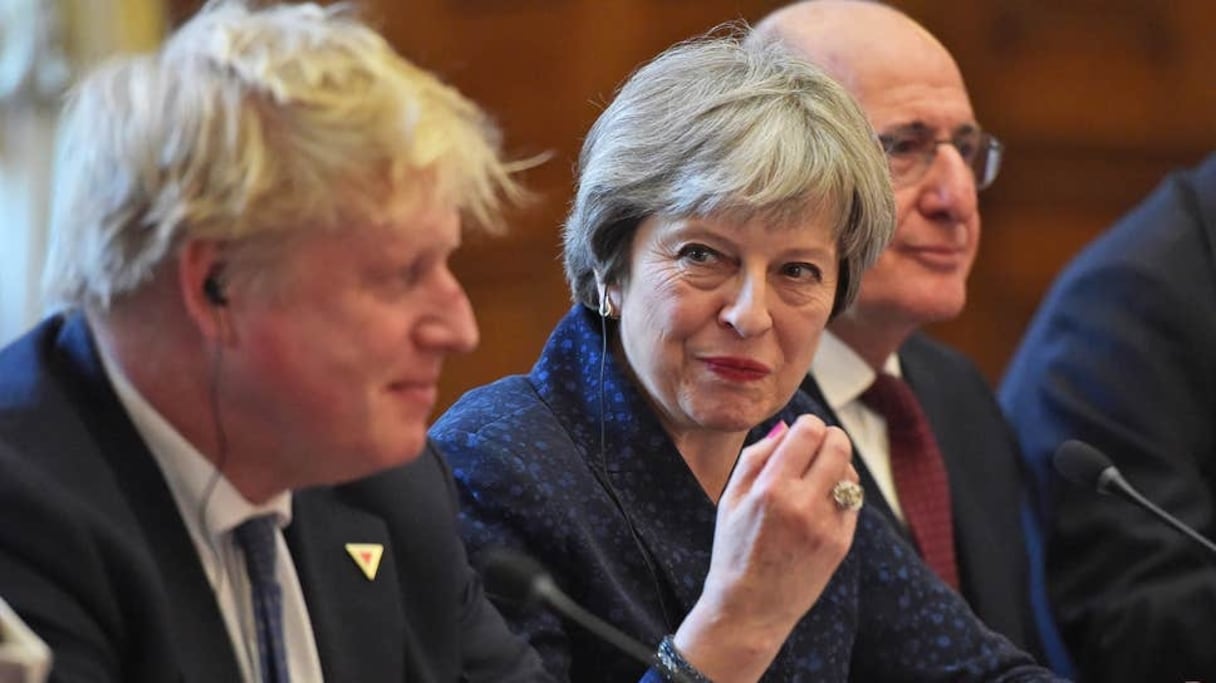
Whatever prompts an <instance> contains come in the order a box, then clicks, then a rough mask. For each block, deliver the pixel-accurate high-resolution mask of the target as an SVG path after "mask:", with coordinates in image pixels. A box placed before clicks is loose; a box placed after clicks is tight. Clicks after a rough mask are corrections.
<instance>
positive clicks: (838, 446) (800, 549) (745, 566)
mask: <svg viewBox="0 0 1216 683" xmlns="http://www.w3.org/2000/svg"><path fill="white" fill-rule="evenodd" d="M851 458H852V447H851V445H850V442H849V439H848V437H847V436H846V435H845V433H844V432H843V431H841V430H840V429H839V428H836V427H828V426H826V425H825V424H824V423H823V421H822V420H820V419H819V418H817V417H814V416H812V415H803V416H802V417H799V418H798V419H797V420H796V421H795V422H794V424H793V425H792V426H790V427H788V428H786V427H785V426H784V424H781V425H778V427H777V428H776V429H774V430H773V432H772V433H770V434H769V436H768V437H766V438H765V439H763V440H761V441H760V442H758V443H755V444H753V445H751V446H749V447H748V448H746V449H744V450H743V453H742V454H741V455H740V456H739V462H738V464H737V466H736V467H735V471H734V474H733V475H732V476H731V480H730V482H729V483H728V484H727V486H726V490H725V491H723V493H722V497H721V499H720V500H719V501H718V518H717V528H716V531H715V533H714V547H713V558H712V560H711V563H710V569H709V575H708V576H707V577H706V579H705V588H704V591H703V592H702V594H701V598H700V599H699V600H698V601H697V604H696V605H695V606H694V607H693V609H692V611H691V612H690V613H689V614H688V616H687V617H686V618H685V620H684V622H683V623H682V624H681V625H680V628H679V630H678V631H677V633H676V636H675V645H676V647H677V648H678V649H679V650H680V651H681V652H682V653H683V655H684V657H685V658H686V659H687V660H688V661H689V662H691V663H692V664H693V665H695V666H696V667H697V668H698V669H700V670H701V671H702V672H704V673H705V674H706V675H708V676H709V677H710V678H711V679H713V680H714V681H715V682H716V683H726V682H728V681H754V680H757V679H759V677H760V675H761V674H763V673H764V670H765V669H766V668H767V667H768V665H769V664H770V663H771V662H772V660H773V658H774V657H776V655H777V651H778V650H779V649H780V647H781V645H782V643H784V642H785V640H786V638H787V637H788V636H789V633H790V631H791V630H792V629H793V628H794V625H795V624H797V622H798V621H799V620H800V619H801V618H802V617H803V615H805V614H806V612H807V611H808V610H810V608H811V606H812V605H814V604H815V601H816V600H818V599H819V596H820V595H821V594H822V593H823V590H824V588H825V587H826V586H827V583H828V581H829V580H830V579H831V578H832V574H833V573H834V572H835V571H836V568H837V567H838V566H840V563H841V561H842V560H843V559H844V557H845V555H846V554H847V553H848V551H849V546H850V545H851V544H852V542H853V531H854V529H855V528H856V525H857V512H856V511H855V510H854V509H846V508H842V507H841V506H840V505H838V504H837V503H836V501H835V500H834V499H833V495H832V489H833V487H835V486H836V485H837V484H838V483H839V482H841V481H850V482H853V483H856V482H857V480H858V477H857V472H856V471H855V470H854V469H853V466H852V464H850V460H851Z"/></svg>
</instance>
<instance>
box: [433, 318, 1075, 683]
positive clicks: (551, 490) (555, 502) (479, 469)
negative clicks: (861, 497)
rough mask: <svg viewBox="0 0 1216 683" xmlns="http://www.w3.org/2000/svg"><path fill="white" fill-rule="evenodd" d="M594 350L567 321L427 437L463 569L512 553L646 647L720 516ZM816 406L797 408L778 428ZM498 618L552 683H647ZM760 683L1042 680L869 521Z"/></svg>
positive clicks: (693, 584)
mask: <svg viewBox="0 0 1216 683" xmlns="http://www.w3.org/2000/svg"><path fill="white" fill-rule="evenodd" d="M603 341H604V340H603V337H602V334H601V330H600V318H599V317H598V316H596V315H595V314H594V313H592V312H591V311H589V310H586V309H584V308H583V307H581V306H576V307H575V308H574V310H572V311H571V312H570V313H569V314H568V315H567V316H566V317H565V318H564V319H563V320H562V321H561V322H560V323H559V324H558V326H557V328H556V329H555V330H554V332H553V334H552V336H551V337H550V339H549V341H548V343H547V345H546V347H545V349H544V351H543V352H542V354H541V357H540V359H539V360H538V361H537V363H536V366H535V367H534V368H533V369H532V372H531V373H530V374H529V375H527V376H513V377H507V378H505V379H502V380H499V381H497V382H495V383H493V384H490V385H488V386H485V387H481V388H479V389H475V390H473V391H471V392H469V393H468V394H466V395H465V396H464V397H462V398H461V399H460V400H459V401H458V402H457V403H456V404H455V405H454V406H453V407H452V408H451V409H450V410H449V411H448V412H447V413H446V414H444V415H443V416H442V417H441V418H440V419H439V421H438V422H437V423H436V424H435V425H434V427H433V428H432V429H431V436H432V438H434V439H435V440H436V441H437V442H438V443H439V445H440V447H441V449H442V450H443V451H444V452H445V453H446V454H447V456H448V459H449V461H450V462H451V465H452V469H453V472H454V475H455V477H456V480H457V484H458V486H459V488H460V492H461V497H462V507H463V513H462V525H463V531H464V534H465V539H466V542H467V544H468V546H469V551H470V553H471V554H472V555H473V556H474V560H475V561H476V557H477V556H478V555H479V554H480V553H481V552H483V551H484V550H486V549H488V548H491V547H494V546H501V545H508V546H514V547H516V548H519V549H522V550H524V551H525V552H527V553H528V554H530V555H532V556H534V557H536V558H538V559H539V560H540V561H541V562H542V563H544V564H545V565H546V566H547V567H548V568H549V569H550V570H551V571H552V573H553V575H554V577H555V578H556V580H557V582H558V584H559V585H560V587H561V588H562V589H564V590H565V591H566V592H567V593H569V594H570V595H571V596H572V597H573V598H574V599H575V600H576V601H578V602H579V603H581V604H583V605H584V606H586V607H587V608H589V609H590V610H591V611H592V612H594V613H596V614H597V615H599V616H601V617H604V618H605V619H607V620H608V621H609V622H611V623H613V624H614V625H615V626H617V627H618V628H620V629H621V630H623V631H625V632H626V633H629V634H630V635H632V636H634V637H636V638H638V639H640V640H642V641H643V642H646V643H648V644H656V643H657V642H658V641H659V640H660V639H661V638H662V637H663V636H664V635H665V634H667V633H672V632H674V631H675V629H676V627H677V626H678V625H679V623H680V621H681V620H682V619H683V617H684V615H685V614H687V613H688V611H689V610H690V609H691V608H692V606H693V604H694V603H695V602H696V600H697V598H698V596H699V595H700V594H701V588H702V585H703V583H704V580H705V577H706V574H707V573H708V571H709V564H710V551H711V549H712V545H713V534H714V520H715V514H716V510H715V506H714V504H713V503H712V502H711V501H710V499H709V497H708V496H706V495H705V493H704V492H703V491H702V489H701V487H700V486H699V484H698V483H697V481H696V479H695V478H694V477H693V475H692V472H691V471H690V470H689V469H688V467H687V466H686V465H685V463H684V460H683V459H682V458H681V456H680V454H679V452H678V451H677V450H676V448H675V446H674V445H673V444H672V442H671V440H670V439H669V438H668V437H667V435H666V433H665V432H664V431H663V429H662V428H661V427H660V425H659V423H658V420H657V418H656V416H655V415H654V413H653V412H652V410H651V409H650V408H649V406H648V405H647V402H646V400H645V398H644V397H643V396H642V395H641V394H640V393H639V391H638V390H637V389H636V388H635V386H634V384H633V382H632V381H631V380H629V379H627V378H626V376H625V375H623V374H622V372H621V368H620V367H619V366H618V365H617V363H616V362H614V358H613V356H612V354H611V353H609V354H607V357H605V356H604V354H603V353H602V349H603ZM601 377H602V383H601ZM817 408H818V407H817V406H816V405H815V404H814V403H813V402H812V401H811V399H810V398H809V397H807V396H806V395H804V394H801V393H799V395H798V396H796V397H795V399H794V401H793V402H792V403H791V404H790V405H789V406H787V407H786V409H785V410H783V411H782V413H781V414H780V415H779V416H778V417H781V418H784V419H787V420H790V421H792V419H793V417H794V416H796V415H797V414H800V413H805V412H821V410H817ZM774 419H775V418H774ZM765 427H767V425H762V426H761V427H759V428H757V430H755V432H753V435H755V434H762V433H763V430H764V429H765ZM601 435H602V436H601ZM601 438H602V442H601ZM504 611H505V614H506V616H507V617H508V620H509V621H510V622H511V623H512V626H513V628H515V629H517V630H518V631H521V632H522V633H524V634H525V635H526V636H527V637H528V639H529V640H530V641H531V642H532V644H533V646H535V647H536V649H537V650H538V651H539V652H540V653H541V656H542V658H543V659H544V660H545V663H546V666H547V667H548V668H549V669H550V670H551V671H553V672H554V673H556V674H558V675H559V676H561V677H562V678H563V679H566V680H571V681H578V682H580V683H581V682H583V681H630V680H637V679H638V678H639V677H641V676H643V674H646V672H645V667H644V666H642V665H639V664H637V663H635V662H633V661H632V660H630V659H628V658H626V657H625V656H624V655H621V654H619V653H617V652H616V651H615V650H613V649H612V648H611V647H610V646H609V645H606V644H603V643H601V642H600V641H598V640H596V639H595V638H594V637H592V636H590V635H588V634H587V633H585V632H584V631H582V630H581V629H579V628H578V627H577V626H573V625H571V626H569V627H567V626H566V625H565V624H564V623H563V622H562V621H561V620H559V619H558V618H557V617H555V616H553V615H551V614H547V613H536V612H513V611H511V609H510V608H504ZM646 675H647V677H648V678H652V677H653V676H654V673H653V672H649V673H648V674H646ZM764 680H766V681H815V682H817V683H823V682H832V681H848V680H853V681H866V682H868V683H872V682H883V681H1039V680H1054V679H1053V678H1052V676H1051V674H1050V673H1049V672H1047V671H1045V670H1043V669H1040V668H1038V667H1036V666H1035V665H1034V663H1033V661H1032V660H1031V659H1030V658H1029V656H1027V655H1025V654H1023V653H1021V652H1019V651H1017V650H1016V649H1014V648H1013V646H1011V645H1010V644H1009V643H1008V642H1007V641H1006V640H1004V639H1003V638H1002V637H1000V636H999V635H997V634H995V633H993V632H992V631H989V630H987V629H986V628H985V627H984V626H982V625H981V624H980V622H979V621H978V620H977V619H976V618H975V617H974V616H973V615H972V614H971V612H970V611H969V610H968V608H967V607H966V605H965V604H964V603H963V601H962V599H961V598H959V597H958V595H956V594H955V593H954V592H952V591H951V590H950V589H949V588H948V587H946V586H945V585H944V584H942V583H940V582H939V581H938V580H937V579H936V578H934V577H933V576H932V575H931V574H930V573H929V571H928V570H927V569H925V568H924V566H923V565H922V564H921V563H920V561H919V560H918V559H917V558H916V556H915V554H914V553H913V552H912V551H911V550H910V549H909V548H908V546H906V545H905V544H904V543H903V542H902V541H900V540H898V539H897V538H896V537H895V536H894V534H893V532H892V531H891V530H890V528H889V527H888V526H887V523H886V522H885V521H884V520H883V519H882V517H881V516H879V515H878V514H876V513H874V512H872V511H870V510H868V509H865V508H863V510H862V513H861V518H860V521H859V524H858V527H857V532H856V536H855V538H854V541H853V545H852V548H851V550H850V551H849V553H848V555H847V557H846V558H845V560H844V562H843V563H842V564H841V566H840V568H839V569H838V570H837V572H836V574H835V576H834V577H833V578H832V580H831V582H830V583H829V585H828V587H827V589H826V590H825V591H824V593H823V595H822V596H821V597H820V599H819V601H818V602H817V603H816V604H815V606H814V607H813V608H812V609H811V611H810V612H809V613H808V614H807V615H806V616H805V617H804V618H803V619H802V621H801V622H799V624H798V625H797V626H796V627H795V629H794V631H793V633H792V634H791V635H790V637H789V639H788V640H787V642H786V643H785V645H784V647H783V648H782V650H781V652H780V654H779V655H778V656H777V659H776V660H775V661H774V662H773V664H772V666H771V667H770V669H769V671H768V673H767V674H766V676H765V679H764Z"/></svg>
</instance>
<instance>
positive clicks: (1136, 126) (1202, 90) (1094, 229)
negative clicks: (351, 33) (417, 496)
mask: <svg viewBox="0 0 1216 683" xmlns="http://www.w3.org/2000/svg"><path fill="white" fill-rule="evenodd" d="M198 4H199V3H198V2H197V1H196V0H173V2H172V3H171V5H172V10H173V14H174V16H175V17H176V18H177V19H180V18H181V17H182V16H184V15H185V14H186V13H188V12H189V11H192V9H193V8H194V7H196V6H197V5H198ZM782 4H784V3H783V2H778V1H775V0H607V1H605V0H412V1H410V2H403V1H400V0H365V2H363V3H362V5H363V7H364V9H365V15H366V16H368V17H369V18H370V19H371V20H372V22H373V23H374V24H376V25H377V26H378V27H380V28H381V29H382V30H383V31H384V33H385V34H386V35H387V36H388V37H389V39H390V40H391V41H392V42H393V43H394V45H396V47H397V48H398V49H399V50H400V51H401V52H402V53H403V54H405V55H407V56H408V57H410V58H411V59H413V60H415V61H416V62H418V63H419V64H421V65H423V66H425V67H427V68H430V69H432V70H434V71H437V72H438V73H439V74H441V75H442V76H443V77H444V78H445V79H446V80H448V81H449V82H451V83H453V84H454V85H456V86H457V87H459V88H460V89H461V90H462V91H463V92H465V93H466V94H468V95H469V96H471V97H472V98H474V99H476V100H477V101H478V102H480V103H481V104H482V105H483V106H484V107H485V108H486V109H487V110H489V111H490V112H491V113H492V114H493V115H494V116H495V118H496V119H497V120H498V122H499V123H500V124H501V125H502V127H503V129H504V131H505V134H506V140H507V146H508V149H509V150H510V151H511V152H512V154H513V155H514V156H519V157H523V156H529V155H532V154H535V153H538V152H544V151H549V152H552V153H553V155H554V156H553V159H552V160H551V161H549V162H548V163H547V164H545V165H544V166H542V167H540V168H537V169H534V170H532V171H530V172H528V174H527V176H526V181H527V183H528V184H529V186H530V187H532V188H533V189H534V190H536V192H537V193H538V195H539V200H538V201H537V202H536V203H535V204H533V205H531V206H529V207H527V208H526V209H522V210H518V211H516V212H514V213H513V215H512V216H511V223H512V226H513V228H512V232H511V234H510V236H509V237H507V238H502V239H496V240H477V241H475V242H474V243H473V244H471V245H470V246H469V247H468V248H466V249H464V250H462V253H460V254H459V256H458V258H457V262H456V269H457V271H458V275H459V276H460V277H461V279H462V280H463V282H464V283H465V285H466V287H467V288H468V290H469V294H470V296H471V298H472V300H473V304H474V306H475V308H476V311H477V315H478V319H479V322H480V323H481V330H482V344H481V347H480V348H479V349H478V350H477V351H476V352H474V353H473V354H472V355H470V356H468V357H465V358H459V359H455V360H454V361H452V362H449V364H448V366H447V369H446V370H445V377H444V383H443V386H442V396H441V405H440V409H442V408H443V407H444V406H446V405H448V404H449V403H450V402H451V401H453V400H455V398H456V397H458V396H459V395H460V393H462V392H463V391H465V390H467V389H469V388H471V387H473V386H477V385H479V384H482V383H485V382H487V381H490V380H492V379H495V378H497V377H500V376H502V375H504V374H508V373H514V372H525V371H526V370H527V369H528V368H529V367H530V366H531V363H532V361H533V360H534V358H535V356H536V354H537V352H538V351H539V349H540V347H541V345H542V344H543V342H544V340H545V337H546V335H547V334H548V332H549V330H550V329H551V327H552V325H553V324H554V322H555V321H556V320H557V319H558V318H559V317H560V316H561V315H562V314H563V312H564V311H565V310H566V308H567V307H568V305H569V303H568V301H569V298H568V294H567V291H566V287H565V283H564V280H563V277H562V273H561V267H560V263H559V260H558V257H559V247H558V242H559V237H558V228H559V225H560V224H561V220H562V218H563V215H564V212H565V209H566V207H567V203H568V201H569V197H570V187H571V180H572V173H571V169H572V168H573V164H574V159H575V157H576V155H577V151H578V147H579V144H580V142H581V139H582V135H583V133H584V132H585V131H586V129H587V128H588V126H589V125H590V124H591V122H592V121H593V120H594V118H595V116H596V114H597V113H598V112H599V111H600V109H601V108H602V107H603V104H604V103H605V102H606V101H608V100H609V99H610V98H611V95H612V92H613V90H614V88H615V87H616V85H617V84H619V83H620V81H621V80H622V79H623V78H624V77H625V76H626V75H627V74H628V73H629V72H630V71H631V70H632V69H633V68H634V67H636V66H637V65H638V64H639V63H641V62H642V61H644V60H646V59H648V58H649V57H651V56H653V55H654V54H656V53H657V52H658V51H660V50H661V49H663V48H664V47H666V46H668V45H670V44H671V43H673V42H676V41H678V40H681V39H684V38H688V37H691V36H694V35H696V34H698V33H701V32H703V31H705V30H707V29H709V28H711V27H713V26H715V25H716V24H719V23H721V22H723V21H728V20H731V19H739V18H742V19H746V20H753V21H754V20H756V19H758V18H759V17H760V16H762V15H764V14H765V13H766V12H768V11H770V10H772V9H774V8H776V7H778V6H780V5H782ZM892 4H894V5H895V6H897V7H901V8H903V9H904V10H906V11H907V12H908V13H909V14H910V15H912V16H913V17H914V18H916V19H917V20H919V21H920V22H922V23H923V24H924V25H925V26H926V27H928V28H929V30H930V31H932V32H933V33H934V34H936V35H937V36H938V37H939V38H940V39H941V40H942V42H943V43H945V44H946V46H947V47H948V48H949V49H950V50H951V51H952V52H953V53H954V55H955V57H956V58H957V59H958V61H959V64H960V65H961V68H962V70H963V74H964V77H965V78H966V80H967V83H968V86H969V89H970V91H971V95H972V99H973V103H974V106H975V110H976V112H977V115H978V117H979V118H980V121H981V122H982V123H983V124H984V125H985V126H986V127H987V128H988V129H990V130H992V131H993V132H994V133H996V134H997V135H998V136H999V137H1000V138H1001V139H1002V140H1003V141H1004V142H1005V146H1006V150H1007V152H1006V155H1007V156H1006V163H1005V167H1004V170H1003V171H1002V175H1001V177H1000V178H999V179H998V181H997V183H996V185H994V186H993V187H992V188H991V189H989V190H988V191H986V192H985V193H984V194H983V195H982V197H981V207H982V211H983V215H984V228H983V240H982V245H981V248H980V255H979V260H978V263H977V265H976V270H975V273H974V275H973V276H972V280H971V288H970V293H971V296H970V302H969V304H968V308H967V311H966V312H965V313H964V314H963V316H961V317H960V318H959V319H958V320H955V321H952V322H950V323H948V324H942V325H938V326H935V327H934V328H933V329H932V332H933V333H935V334H936V335H938V336H939V337H941V338H943V339H945V340H947V341H949V342H950V343H953V344H955V345H956V346H958V347H960V348H961V349H963V350H964V351H965V352H967V353H969V354H970V355H971V356H972V357H973V358H975V359H976V361H977V362H978V363H979V365H980V366H981V368H982V369H983V370H984V372H985V373H986V374H987V375H988V377H989V378H990V379H991V380H992V381H994V382H995V381H997V380H998V379H999V378H1000V375H1001V373H1002V372H1003V370H1004V367H1005V364H1006V363H1007V362H1008V360H1009V357H1010V355H1011V354H1012V352H1013V350H1014V348H1015V347H1016V345H1017V342H1018V340H1019V339H1020V337H1021V335H1022V332H1023V330H1024V329H1025V326H1026V324H1027V322H1028V320H1029V318H1030V316H1031V314H1032V313H1033V312H1034V310H1035V308H1036V307H1037V305H1038V302H1039V300H1040V298H1041V297H1042V295H1043V293H1044V292H1045V290H1046V288H1047V286H1048V285H1049V284H1050V282H1051V280H1052V279H1053V277H1054V276H1055V274H1056V273H1057V272H1058V270H1059V269H1060V267H1061V266H1062V265H1063V264H1064V263H1065V262H1066V261H1067V260H1068V259H1069V258H1070V257H1071V255H1072V254H1074V253H1075V252H1076V251H1077V249H1079V248H1080V247H1081V246H1082V245H1084V244H1085V243H1086V242H1088V241H1089V240H1090V239H1092V238H1093V237H1094V236H1095V235H1096V234H1097V233H1099V232H1100V231H1101V230H1102V229H1103V228H1104V227H1105V226H1107V225H1108V224H1109V223H1110V222H1111V221H1113V220H1114V219H1115V218H1117V217H1118V216H1119V215H1120V214H1122V213H1123V212H1124V211H1126V210H1127V209H1128V208H1129V207H1131V206H1132V205H1134V204H1135V203H1136V202H1137V201H1138V200H1139V198H1140V197H1142V196H1143V195H1144V194H1146V193H1147V192H1148V191H1149V190H1150V189H1151V188H1152V187H1153V186H1154V185H1156V184H1157V182H1159V181H1160V179H1161V178H1162V177H1163V176H1164V175H1165V174H1166V173H1167V172H1168V171H1170V170H1171V169H1174V168H1178V167H1180V166H1184V165H1189V164H1192V163H1194V162H1196V161H1198V160H1199V159H1201V158H1202V157H1203V156H1204V155H1205V153H1206V152H1207V151H1208V150H1209V149H1210V148H1212V147H1213V142H1214V140H1216V88H1214V85H1216V84H1214V83H1213V77H1212V73H1213V72H1212V68H1211V67H1212V65H1213V64H1216V41H1213V40H1211V34H1212V31H1213V30H1214V29H1216V3H1213V2H1211V1H1210V0H1172V1H1171V2H1150V1H1149V0H1069V1H1068V2H1064V3H1061V2H1055V1H1053V0H972V1H970V2H962V1H958V2H943V1H942V0H903V1H897V2H893V3H892Z"/></svg>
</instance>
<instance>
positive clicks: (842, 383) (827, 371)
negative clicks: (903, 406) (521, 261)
mask: <svg viewBox="0 0 1216 683" xmlns="http://www.w3.org/2000/svg"><path fill="white" fill-rule="evenodd" d="M883 372H888V373H890V374H892V375H895V376H896V377H902V376H903V371H902V369H901V368H900V365H899V356H897V355H895V354H891V355H890V356H889V357H888V358H887V360H886V362H885V363H884V364H883ZM811 375H813V376H814V377H815V381H816V382H818V383H819V388H820V389H821V390H822V391H823V397H824V399H825V400H827V403H828V407H830V408H831V409H832V410H833V411H834V412H835V413H836V416H837V417H839V418H840V423H841V425H842V426H843V427H844V430H845V431H846V432H848V433H849V437H850V438H852V439H853V445H854V446H855V447H856V448H857V451H858V454H859V455H860V456H861V459H862V462H864V463H865V464H866V468H867V469H869V470H870V474H871V475H873V477H874V481H875V482H877V484H878V488H879V490H881V491H882V495H883V497H884V498H886V499H887V503H888V504H890V506H891V510H892V512H894V513H895V516H896V517H898V518H899V519H900V521H906V520H904V512H903V509H902V508H901V507H900V506H899V496H898V495H897V494H896V492H895V478H894V477H893V476H892V474H891V444H890V441H889V440H888V438H887V420H886V418H884V417H883V416H882V415H879V414H878V413H876V412H874V411H873V410H870V409H869V408H868V407H867V406H866V405H865V404H864V403H862V402H861V395H862V393H864V392H865V390H866V389H868V388H869V387H870V385H871V384H873V383H874V380H875V379H876V377H877V375H876V374H875V373H874V370H873V369H871V368H870V366H869V365H868V364H867V363H866V362H865V361H864V360H862V358H861V356H859V355H857V353H856V352H854V351H853V349H851V348H849V347H848V345H846V344H845V343H844V342H843V341H841V340H840V338H839V337H837V336H835V335H834V334H832V333H831V332H828V331H826V330H825V331H824V333H823V337H822V338H820V340H819V350H818V351H816V352H815V359H814V361H812V362H811Z"/></svg>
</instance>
